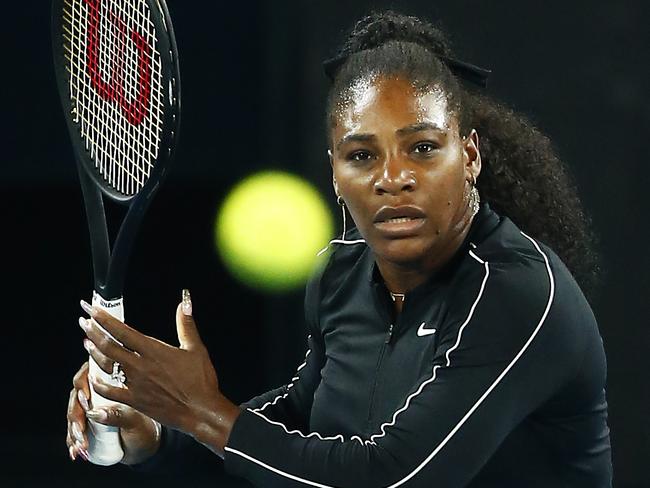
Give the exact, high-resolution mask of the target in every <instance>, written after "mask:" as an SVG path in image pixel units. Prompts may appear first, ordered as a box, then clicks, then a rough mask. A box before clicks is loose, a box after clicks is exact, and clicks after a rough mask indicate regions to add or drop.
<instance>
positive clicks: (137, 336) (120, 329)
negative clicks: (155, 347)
mask: <svg viewBox="0 0 650 488" xmlns="http://www.w3.org/2000/svg"><path fill="white" fill-rule="evenodd" d="M81 308H83V310H84V312H86V313H87V314H88V315H90V316H91V317H92V318H93V319H94V320H95V321H97V323H99V325H101V326H102V327H103V328H104V329H105V330H106V331H107V332H108V333H109V334H111V335H112V336H113V337H115V339H116V340H118V341H120V343H122V344H124V346H125V347H128V348H129V349H130V350H132V351H140V350H145V349H147V346H149V345H150V342H151V338H150V337H148V336H146V335H144V334H142V333H140V332H138V331H137V330H135V329H133V328H132V327H129V326H128V325H126V324H125V323H124V322H122V321H120V320H118V319H116V318H115V317H113V316H112V315H111V314H109V313H108V312H106V311H104V310H102V309H100V308H97V307H91V306H90V305H89V304H88V303H86V302H85V301H83V300H81ZM120 362H122V361H120Z"/></svg>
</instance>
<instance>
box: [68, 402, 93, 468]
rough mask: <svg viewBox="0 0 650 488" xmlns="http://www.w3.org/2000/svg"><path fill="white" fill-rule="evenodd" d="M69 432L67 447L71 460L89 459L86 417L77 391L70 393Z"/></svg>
mask: <svg viewBox="0 0 650 488" xmlns="http://www.w3.org/2000/svg"><path fill="white" fill-rule="evenodd" d="M67 419H68V431H67V435H66V445H67V446H68V452H69V454H70V458H71V459H72V460H73V461H74V460H75V459H76V457H77V455H80V456H81V457H83V458H87V457H88V453H87V451H86V449H87V448H88V439H87V438H86V434H85V426H86V417H85V415H84V412H83V410H82V407H81V405H80V404H79V402H78V393H77V390H75V389H72V391H70V397H69V399H68V415H67Z"/></svg>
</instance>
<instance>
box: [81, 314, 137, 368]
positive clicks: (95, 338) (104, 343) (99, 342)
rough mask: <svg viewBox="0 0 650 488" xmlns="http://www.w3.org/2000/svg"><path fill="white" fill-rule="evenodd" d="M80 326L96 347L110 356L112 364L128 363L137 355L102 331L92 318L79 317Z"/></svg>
mask: <svg viewBox="0 0 650 488" xmlns="http://www.w3.org/2000/svg"><path fill="white" fill-rule="evenodd" d="M79 326H80V327H81V328H82V329H83V330H84V332H85V333H86V336H88V339H90V341H91V342H92V343H93V344H94V345H95V347H96V348H97V349H99V350H100V351H101V352H102V353H103V354H104V355H105V356H107V357H108V358H110V360H111V365H112V364H113V361H117V362H119V363H121V364H124V365H128V364H131V362H132V361H133V359H135V358H136V357H137V356H136V355H135V354H134V353H133V352H131V351H128V350H127V349H125V348H124V347H123V346H121V345H120V344H119V343H117V342H116V341H115V339H113V338H111V337H110V336H109V335H108V334H106V333H105V332H104V331H102V330H101V329H100V328H99V327H98V326H97V325H96V324H95V323H93V321H92V320H86V319H84V318H83V317H79ZM111 367H112V366H111ZM108 372H110V371H108Z"/></svg>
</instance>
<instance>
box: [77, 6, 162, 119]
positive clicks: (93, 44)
mask: <svg viewBox="0 0 650 488" xmlns="http://www.w3.org/2000/svg"><path fill="white" fill-rule="evenodd" d="M84 2H85V3H86V5H87V6H88V26H87V29H88V37H87V41H88V42H87V51H86V67H87V70H88V75H89V76H90V84H91V86H92V87H93V89H94V90H95V91H96V92H97V94H98V95H99V96H100V97H101V98H103V99H104V100H106V101H111V102H115V103H117V104H119V105H120V107H121V109H122V112H123V113H124V116H125V117H126V120H127V121H128V122H129V123H130V124H132V125H140V124H141V123H142V121H143V120H144V118H145V117H146V115H147V110H148V107H149V100H150V98H151V47H150V46H149V43H148V42H147V40H146V39H145V38H144V37H143V36H142V35H141V34H140V33H139V32H137V31H135V30H134V29H131V30H130V32H129V28H128V27H127V25H126V24H125V23H124V21H123V20H122V19H121V18H120V17H118V16H117V15H116V14H115V12H113V11H112V10H108V22H106V21H104V22H102V0H84ZM104 10H107V9H104ZM102 27H103V29H104V30H108V31H109V32H104V31H102V32H100V29H101V28H102ZM134 54H135V55H136V57H137V72H128V73H127V72H126V71H127V66H126V61H127V59H129V58H131V57H133V55H134ZM109 58H110V60H111V62H110V66H100V62H105V60H106V59H109ZM102 73H109V74H110V81H108V82H107V81H105V80H104V79H103V78H102ZM127 83H128V86H126V88H125V84H127ZM127 92H128V95H129V98H130V99H131V100H130V101H129V99H127V95H126V93H127Z"/></svg>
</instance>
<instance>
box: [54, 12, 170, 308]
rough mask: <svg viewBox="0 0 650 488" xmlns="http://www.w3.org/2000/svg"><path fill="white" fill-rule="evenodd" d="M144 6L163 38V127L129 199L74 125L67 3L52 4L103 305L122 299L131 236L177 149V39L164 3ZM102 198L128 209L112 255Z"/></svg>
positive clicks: (62, 89)
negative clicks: (153, 159)
mask: <svg viewBox="0 0 650 488" xmlns="http://www.w3.org/2000/svg"><path fill="white" fill-rule="evenodd" d="M78 1H82V0H78ZM104 1H109V0H104ZM145 1H146V2H147V4H148V5H149V11H150V15H151V21H152V22H153V23H154V25H155V27H156V32H157V33H158V32H159V31H162V32H165V34H166V35H158V36H157V45H156V48H157V50H158V52H159V53H160V57H161V68H162V71H161V74H162V78H163V83H164V85H163V86H162V87H161V90H162V92H163V97H162V101H163V105H164V109H163V118H162V120H163V124H162V132H161V134H160V139H161V142H160V147H159V151H158V158H157V160H156V162H155V164H154V165H153V167H152V168H151V173H150V175H149V178H148V179H147V181H145V183H144V185H143V187H142V188H141V189H140V191H138V192H137V193H136V194H134V195H128V196H127V195H124V194H122V193H120V192H118V191H117V190H116V189H114V188H112V187H111V186H110V185H109V184H108V182H107V181H106V180H105V178H104V177H103V176H102V175H101V174H100V172H99V170H98V169H97V168H96V166H95V164H94V162H93V160H92V158H91V157H90V153H89V151H88V150H87V149H86V147H85V146H86V143H85V141H84V139H83V138H82V137H81V131H80V129H79V125H78V123H76V122H74V120H73V115H72V109H73V105H72V101H71V97H70V75H69V74H68V72H67V68H66V66H67V65H66V60H65V49H64V47H63V22H64V20H63V19H62V17H63V4H64V3H66V0H53V1H52V47H53V54H54V56H53V58H54V68H55V73H56V80H57V85H58V89H59V95H60V96H59V98H60V99H61V102H62V106H63V111H64V114H65V119H66V123H67V125H68V132H69V134H70V137H71V139H72V146H73V150H74V154H75V159H76V161H77V167H78V172H79V179H80V183H81V188H82V193H83V198H84V204H85V209H86V215H87V219H88V228H89V231H90V243H91V253H92V260H93V271H94V277H95V290H96V291H97V292H98V293H99V294H100V295H101V296H102V297H103V298H104V299H105V300H114V299H118V298H120V297H121V296H122V290H123V287H124V279H125V275H126V268H127V263H128V258H129V255H130V253H131V249H132V246H133V243H134V241H135V235H136V233H137V230H138V228H139V226H140V223H141V221H142V218H143V216H144V214H145V212H146V210H147V208H148V206H149V204H150V203H151V200H152V197H153V196H154V195H155V193H156V192H157V190H158V189H159V187H160V183H162V181H163V180H164V178H165V177H166V176H167V173H168V170H169V166H170V164H169V163H170V162H171V161H172V159H173V157H174V153H175V149H176V147H177V145H178V136H179V128H180V111H181V80H180V68H179V61H178V48H177V45H176V37H175V35H174V30H173V26H172V22H171V18H170V15H169V10H168V8H167V5H166V4H165V2H164V1H161V0H145ZM165 82H166V83H165ZM103 196H106V197H108V198H109V199H110V200H112V201H114V202H118V203H121V204H123V205H127V206H128V210H127V212H126V215H125V216H124V219H123V221H122V224H121V226H120V230H119V231H118V234H117V237H116V238H115V241H114V243H113V248H112V251H111V246H110V240H109V235H108V227H107V224H106V214H105V211H104V201H103Z"/></svg>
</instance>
